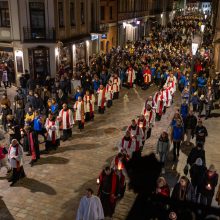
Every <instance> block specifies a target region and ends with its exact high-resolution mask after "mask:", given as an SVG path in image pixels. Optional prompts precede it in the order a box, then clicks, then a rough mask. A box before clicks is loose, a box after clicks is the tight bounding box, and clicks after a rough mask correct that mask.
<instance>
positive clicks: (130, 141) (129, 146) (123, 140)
mask: <svg viewBox="0 0 220 220" xmlns="http://www.w3.org/2000/svg"><path fill="white" fill-rule="evenodd" d="M124 143H125V137H123V138H122V143H121V145H122V146H121V147H122V149H125V148H124ZM131 143H132V139H131V138H130V140H129V142H128V149H130V148H131Z"/></svg>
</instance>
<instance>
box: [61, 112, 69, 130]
mask: <svg viewBox="0 0 220 220" xmlns="http://www.w3.org/2000/svg"><path fill="white" fill-rule="evenodd" d="M65 112H66V127H67V128H69V127H70V118H69V109H67V110H66V111H65ZM63 115H64V109H62V113H61V116H62V121H63Z"/></svg>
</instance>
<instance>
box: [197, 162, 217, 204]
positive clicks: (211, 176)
mask: <svg viewBox="0 0 220 220" xmlns="http://www.w3.org/2000/svg"><path fill="white" fill-rule="evenodd" d="M217 184H218V174H217V172H216V169H215V166H214V165H210V167H209V169H208V170H207V171H206V173H205V175H204V177H203V179H202V182H201V192H200V193H201V200H200V202H201V203H202V204H204V205H208V206H211V204H212V199H213V196H214V194H215V187H216V186H217Z"/></svg>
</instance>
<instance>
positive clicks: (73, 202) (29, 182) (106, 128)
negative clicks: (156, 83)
mask: <svg viewBox="0 0 220 220" xmlns="http://www.w3.org/2000/svg"><path fill="white" fill-rule="evenodd" d="M154 89H155V88H154V87H151V88H150V89H149V90H147V91H143V90H140V89H139V88H137V89H132V90H126V89H123V91H122V92H121V94H120V99H119V100H117V101H115V102H114V104H113V107H112V108H111V109H107V111H106V114H105V115H98V114H96V117H95V121H94V122H92V123H89V124H87V125H86V127H85V130H84V131H83V132H82V133H79V132H78V131H76V130H77V129H76V128H74V135H73V139H72V140H71V141H67V142H65V143H61V147H60V148H59V150H58V151H56V152H52V153H51V154H49V155H42V159H41V160H40V161H39V162H38V163H37V164H36V165H35V166H34V167H32V168H31V167H30V165H29V164H28V163H29V160H30V158H27V157H26V158H25V166H24V168H25V172H26V174H27V178H25V179H24V180H22V181H21V182H19V183H17V184H16V185H15V187H11V188H10V187H9V184H8V182H7V180H6V178H5V172H1V176H0V180H1V181H0V188H1V196H2V199H1V200H2V201H1V203H4V205H5V206H6V207H7V209H6V210H2V211H1V217H0V219H6V217H8V216H10V214H11V216H13V218H14V219H29V220H31V219H39V220H40V219H45V220H46V219H74V216H75V215H76V211H77V208H78V204H79V200H80V198H81V197H82V196H83V195H84V193H85V189H86V188H88V187H91V188H93V189H94V191H95V192H96V190H97V185H96V178H97V176H98V175H99V173H100V172H101V169H102V168H103V167H104V166H105V165H106V164H108V163H109V162H110V161H111V159H112V157H113V156H114V155H115V154H116V153H117V149H116V147H115V145H116V143H117V141H119V139H120V138H121V137H122V136H123V134H124V130H125V128H126V126H127V125H129V123H130V120H131V119H133V118H134V117H136V116H138V115H139V114H140V112H141V109H142V107H143V103H144V100H145V99H146V97H147V96H148V95H150V94H153V91H154ZM171 115H172V114H171ZM171 115H169V114H166V116H164V117H163V120H162V121H161V122H160V126H158V127H157V129H154V131H153V135H152V138H151V140H150V141H149V142H147V143H146V145H145V146H146V149H147V151H150V150H152V149H153V148H154V142H155V140H156V138H157V137H158V135H159V133H160V132H161V131H162V130H163V129H164V128H166V127H167V123H168V121H167V118H170V117H171ZM43 149H44V147H42V150H43ZM4 171H6V170H4ZM18 188H19V193H18ZM11 198H13V199H11ZM2 212H3V213H2ZM4 213H5V214H4ZM8 219H10V218H8Z"/></svg>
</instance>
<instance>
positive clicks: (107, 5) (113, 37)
mask: <svg viewBox="0 0 220 220" xmlns="http://www.w3.org/2000/svg"><path fill="white" fill-rule="evenodd" d="M117 4H118V1H117V0H100V30H101V31H102V34H101V35H100V51H101V52H109V50H110V48H112V47H116V46H117V16H118V7H117V6H118V5H117Z"/></svg>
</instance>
